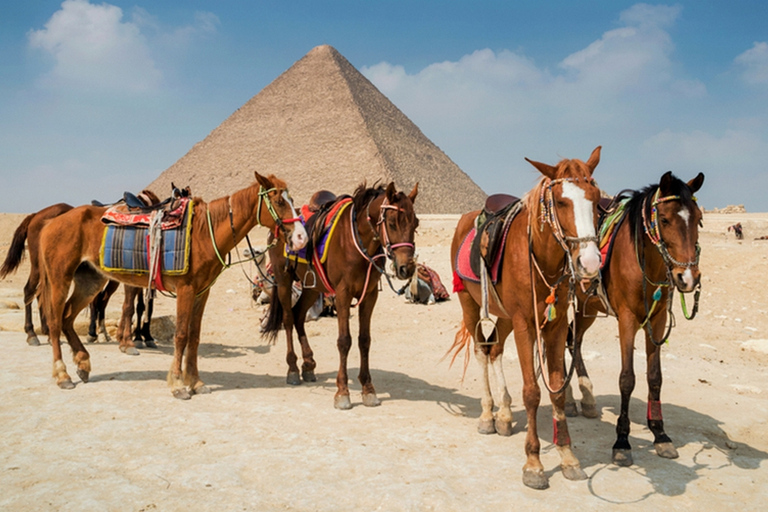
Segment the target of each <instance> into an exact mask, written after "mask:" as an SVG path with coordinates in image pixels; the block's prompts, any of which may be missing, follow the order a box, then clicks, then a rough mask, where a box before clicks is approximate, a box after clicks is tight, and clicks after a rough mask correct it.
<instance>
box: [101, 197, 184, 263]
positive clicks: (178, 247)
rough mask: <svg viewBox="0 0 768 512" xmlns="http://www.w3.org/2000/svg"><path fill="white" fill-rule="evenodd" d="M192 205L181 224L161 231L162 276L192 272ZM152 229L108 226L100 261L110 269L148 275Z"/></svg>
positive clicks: (102, 244)
mask: <svg viewBox="0 0 768 512" xmlns="http://www.w3.org/2000/svg"><path fill="white" fill-rule="evenodd" d="M192 210H193V208H192V204H190V205H189V208H187V209H186V212H185V214H184V216H183V217H182V219H181V223H180V225H179V226H178V227H177V228H174V229H163V230H162V231H161V244H162V245H161V249H160V271H161V272H162V274H163V275H183V274H186V273H187V272H188V271H189V251H190V241H191V238H192V237H191V235H190V231H191V228H192ZM148 232H149V229H147V228H144V227H134V226H119V225H107V226H106V227H105V228H104V236H103V238H102V241H101V250H100V251H99V264H100V265H101V268H102V269H104V270H106V271H108V272H118V273H132V274H147V275H148V274H149V250H148V249H149V247H148V245H149V244H148V239H149V233H148Z"/></svg>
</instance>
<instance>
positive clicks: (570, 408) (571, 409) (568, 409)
mask: <svg viewBox="0 0 768 512" xmlns="http://www.w3.org/2000/svg"><path fill="white" fill-rule="evenodd" d="M563 411H564V412H565V415H566V417H568V418H574V417H576V416H578V415H579V410H578V409H577V408H576V404H575V403H573V402H566V404H565V407H563Z"/></svg>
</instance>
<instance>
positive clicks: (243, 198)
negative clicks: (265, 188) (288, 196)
mask: <svg viewBox="0 0 768 512" xmlns="http://www.w3.org/2000/svg"><path fill="white" fill-rule="evenodd" d="M258 192H259V186H258V185H251V186H250V187H248V188H245V189H242V190H239V191H237V192H235V193H234V194H232V195H231V196H229V197H225V198H222V199H221V201H222V202H221V203H217V205H216V209H217V210H218V209H220V208H223V209H224V212H225V213H224V214H223V215H221V214H220V215H217V216H216V218H218V219H219V221H218V222H216V221H215V220H214V221H213V222H214V226H213V230H214V237H215V239H216V245H217V247H218V248H219V250H220V251H224V252H229V251H231V250H232V249H234V248H235V246H236V245H237V244H238V243H240V240H242V239H243V238H245V235H247V234H248V232H249V231H250V230H251V229H253V228H254V227H255V226H256V225H257V222H256V219H257V217H256V214H257V209H258V198H259V194H258ZM243 205H246V207H243ZM210 206H211V205H209V208H210ZM262 209H263V210H266V208H265V207H263V206H262ZM230 214H231V223H230ZM267 215H269V213H267ZM269 218H270V220H272V217H271V216H269ZM274 225H275V223H274V221H273V220H272V225H271V226H267V227H270V229H271V228H272V227H274Z"/></svg>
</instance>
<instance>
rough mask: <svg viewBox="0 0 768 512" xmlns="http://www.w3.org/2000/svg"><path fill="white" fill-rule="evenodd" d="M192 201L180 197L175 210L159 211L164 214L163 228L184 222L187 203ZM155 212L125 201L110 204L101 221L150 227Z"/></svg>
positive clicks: (171, 227) (172, 227)
mask: <svg viewBox="0 0 768 512" xmlns="http://www.w3.org/2000/svg"><path fill="white" fill-rule="evenodd" d="M189 203H190V199H189V198H188V197H183V198H181V199H179V206H177V207H176V208H174V209H173V210H170V211H167V212H157V214H158V215H162V216H163V219H162V222H161V227H162V229H164V230H165V229H176V228H178V227H179V226H181V224H182V223H183V222H184V214H185V212H186V211H187V205H188V204H189ZM189 208H190V209H191V208H192V206H191V205H190V206H189ZM153 213H155V212H144V211H137V210H136V209H134V208H130V207H128V205H127V204H125V203H117V204H115V205H113V206H110V207H109V208H108V209H107V211H105V212H104V214H103V215H102V216H101V222H103V223H104V224H109V225H112V224H114V225H118V226H139V227H149V223H150V221H151V220H152V214H153Z"/></svg>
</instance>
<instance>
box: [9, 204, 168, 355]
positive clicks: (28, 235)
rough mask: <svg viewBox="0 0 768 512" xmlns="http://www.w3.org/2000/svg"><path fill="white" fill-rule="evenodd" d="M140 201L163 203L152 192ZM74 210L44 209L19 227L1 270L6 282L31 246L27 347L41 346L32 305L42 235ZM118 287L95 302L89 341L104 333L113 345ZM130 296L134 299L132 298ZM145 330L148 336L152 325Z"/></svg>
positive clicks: (65, 206)
mask: <svg viewBox="0 0 768 512" xmlns="http://www.w3.org/2000/svg"><path fill="white" fill-rule="evenodd" d="M139 197H140V198H141V200H142V201H144V202H145V204H147V206H149V205H152V204H157V203H159V202H160V199H159V198H158V197H157V195H155V194H154V193H153V192H152V191H151V190H143V191H142V193H141V194H140V195H139ZM72 208H73V207H72V206H70V205H68V204H66V203H58V204H54V205H52V206H48V207H47V208H43V209H42V210H40V211H38V212H36V213H32V214H29V215H27V216H26V217H25V218H24V220H23V221H22V222H21V224H19V226H18V227H17V228H16V231H15V232H14V234H13V239H12V240H11V246H10V248H9V249H8V253H7V254H6V256H5V261H4V262H3V265H2V267H0V279H5V277H7V276H8V274H10V273H13V272H15V271H16V270H17V269H18V268H19V265H21V262H22V260H23V258H24V245H25V243H26V244H27V245H28V251H29V263H30V271H29V277H28V278H27V282H26V284H25V285H24V332H26V333H27V343H28V344H29V345H31V346H38V345H40V340H39V339H38V337H37V334H36V333H35V326H34V322H33V320H32V301H33V300H34V299H35V293H36V292H37V286H38V283H39V281H40V269H39V257H38V248H39V246H40V231H41V230H42V228H43V226H44V225H45V223H46V222H47V221H48V220H50V219H52V218H54V217H58V216H59V215H61V214H62V213H65V212H68V211H69V210H71V209H72ZM117 286H118V285H117V283H112V282H110V283H109V284H107V286H106V287H105V288H104V290H102V292H101V293H99V295H97V297H96V298H95V299H94V301H93V302H91V304H90V309H91V321H90V325H89V327H88V341H96V339H97V337H98V333H97V331H100V332H102V333H103V334H104V336H105V338H106V339H107V341H111V340H110V339H109V335H108V334H107V331H106V326H105V325H104V311H105V309H106V307H107V303H108V302H109V298H110V297H111V296H112V294H113V293H114V292H115V290H117ZM129 288H130V287H126V298H125V300H126V301H128V300H131V301H133V295H136V292H135V291H131V290H129ZM139 290H140V289H139ZM128 295H130V296H131V297H128ZM131 304H133V302H131ZM123 308H124V309H125V308H126V304H125V303H124V304H123ZM39 309H40V323H41V330H42V332H43V334H48V325H47V323H46V321H45V314H44V312H43V310H42V308H39ZM131 314H133V313H131ZM129 322H130V318H129ZM145 329H146V331H147V332H148V329H149V327H148V325H147V326H146V328H145ZM122 347H123V344H122V343H121V349H122ZM134 350H135V349H134ZM136 353H138V352H136Z"/></svg>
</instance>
